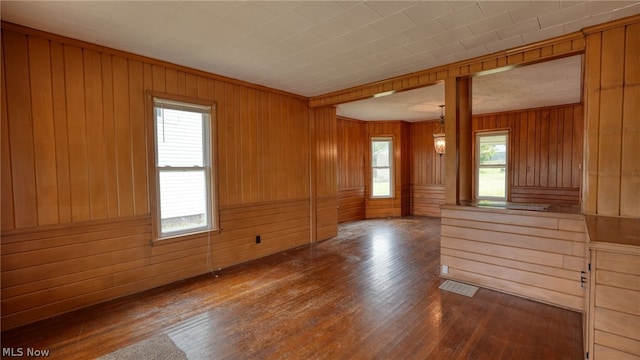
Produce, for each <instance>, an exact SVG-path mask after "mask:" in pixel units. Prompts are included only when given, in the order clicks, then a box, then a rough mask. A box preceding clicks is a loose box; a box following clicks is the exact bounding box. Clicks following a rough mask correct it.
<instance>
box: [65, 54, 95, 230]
mask: <svg viewBox="0 0 640 360" xmlns="http://www.w3.org/2000/svg"><path fill="white" fill-rule="evenodd" d="M64 65H65V68H64V74H65V89H66V94H65V95H66V98H67V126H68V130H69V134H68V138H69V170H70V172H71V174H72V175H71V176H70V177H69V179H70V184H71V217H72V219H73V221H85V220H90V219H91V208H90V201H91V200H90V199H91V196H90V194H89V161H88V158H87V123H86V115H85V91H84V71H83V69H84V63H83V57H82V49H80V48H77V47H74V46H68V45H65V46H64Z"/></svg>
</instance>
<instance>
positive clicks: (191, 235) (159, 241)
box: [151, 229, 220, 246]
mask: <svg viewBox="0 0 640 360" xmlns="http://www.w3.org/2000/svg"><path fill="white" fill-rule="evenodd" d="M218 234H220V230H219V229H217V230H205V231H199V232H194V233H189V234H180V235H174V236H168V237H163V238H158V239H155V240H153V241H152V242H151V245H152V246H158V245H165V244H174V243H177V242H181V241H189V240H195V239H199V238H203V237H210V236H214V235H218Z"/></svg>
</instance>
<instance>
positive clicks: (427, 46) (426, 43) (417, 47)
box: [404, 38, 440, 54]
mask: <svg viewBox="0 0 640 360" xmlns="http://www.w3.org/2000/svg"><path fill="white" fill-rule="evenodd" d="M439 46H440V44H438V42H437V41H436V40H435V39H433V38H428V39H422V40H420V41H416V42H414V43H412V44H410V45H407V46H405V47H404V48H405V49H407V50H409V51H411V52H412V53H414V54H420V53H423V52H425V51H429V50H433V49H437V48H438V47H439Z"/></svg>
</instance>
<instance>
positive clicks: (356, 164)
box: [337, 117, 368, 222]
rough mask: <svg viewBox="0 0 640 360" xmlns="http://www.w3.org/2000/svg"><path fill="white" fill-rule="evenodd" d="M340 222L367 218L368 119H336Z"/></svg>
mask: <svg viewBox="0 0 640 360" xmlns="http://www.w3.org/2000/svg"><path fill="white" fill-rule="evenodd" d="M337 137H338V140H337V160H338V175H337V178H338V184H337V189H338V222H346V221H354V220H360V219H364V216H365V215H364V214H365V212H364V200H365V192H364V188H365V186H364V173H365V163H364V154H365V151H367V149H368V148H367V146H366V140H365V123H364V122H363V121H358V120H353V119H345V118H340V117H338V119H337Z"/></svg>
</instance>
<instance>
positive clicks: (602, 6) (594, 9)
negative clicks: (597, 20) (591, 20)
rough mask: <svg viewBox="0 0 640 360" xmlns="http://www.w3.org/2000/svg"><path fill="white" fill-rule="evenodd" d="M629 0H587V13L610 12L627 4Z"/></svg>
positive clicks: (592, 14)
mask: <svg viewBox="0 0 640 360" xmlns="http://www.w3.org/2000/svg"><path fill="white" fill-rule="evenodd" d="M630 3H633V2H631V1H612V0H610V1H589V2H588V3H587V7H588V8H589V10H588V12H589V15H591V16H594V15H600V14H602V13H605V12H608V13H611V12H612V11H613V10H615V9H620V8H624V7H626V6H629V5H630Z"/></svg>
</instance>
